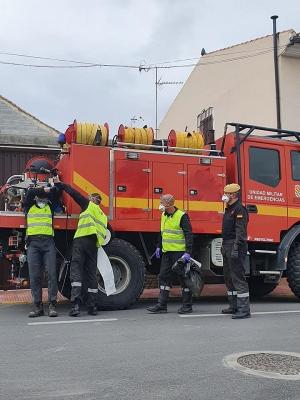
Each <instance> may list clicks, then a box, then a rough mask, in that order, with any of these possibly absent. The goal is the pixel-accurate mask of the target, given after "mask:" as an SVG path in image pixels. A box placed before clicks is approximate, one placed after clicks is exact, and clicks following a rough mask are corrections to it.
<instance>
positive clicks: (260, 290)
mask: <svg viewBox="0 0 300 400" xmlns="http://www.w3.org/2000/svg"><path fill="white" fill-rule="evenodd" d="M248 285H249V292H250V297H251V298H252V299H261V298H262V297H264V296H266V295H267V294H269V293H271V292H272V291H273V290H274V289H275V288H276V286H277V283H265V282H264V280H263V278H260V277H255V278H254V277H252V278H249V280H248Z"/></svg>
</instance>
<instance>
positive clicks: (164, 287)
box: [147, 194, 193, 314]
mask: <svg viewBox="0 0 300 400" xmlns="http://www.w3.org/2000/svg"><path fill="white" fill-rule="evenodd" d="M159 210H160V211H161V212H162V215H161V224H160V225H161V226H160V230H161V234H160V237H159V242H158V245H157V248H156V251H155V256H156V258H160V257H161V256H162V257H161V265H160V272H159V286H160V292H159V298H158V302H157V304H156V305H154V306H151V307H148V308H147V310H148V311H149V312H151V313H154V314H161V313H166V312H167V302H168V298H169V291H170V287H171V282H172V266H173V265H174V264H175V262H176V261H178V259H179V258H183V259H184V261H185V262H188V261H189V260H190V258H191V253H192V247H193V232H192V226H191V223H190V219H189V217H188V215H187V214H186V213H185V212H184V211H181V210H179V209H178V208H177V207H175V199H174V196H173V195H171V194H166V195H164V196H162V197H161V199H160V205H159ZM192 311H193V309H192V293H191V291H190V290H189V289H188V288H187V287H185V285H184V283H183V282H182V306H181V307H180V308H179V310H178V313H179V314H187V313H191V312H192Z"/></svg>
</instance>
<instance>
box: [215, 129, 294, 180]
mask: <svg viewBox="0 0 300 400" xmlns="http://www.w3.org/2000/svg"><path fill="white" fill-rule="evenodd" d="M228 126H232V127H234V128H235V130H234V133H235V146H234V147H233V148H232V149H231V152H232V153H233V152H236V158H237V172H238V183H239V185H240V187H242V168H241V144H242V143H243V142H244V141H245V140H246V139H247V138H248V137H249V136H250V135H251V134H252V133H253V132H254V131H255V130H259V131H265V132H274V133H276V134H272V135H264V136H263V137H264V138H265V137H268V138H278V139H282V138H286V137H294V138H296V139H297V141H298V142H300V132H297V131H289V130H286V129H276V128H267V127H265V126H258V125H248V124H242V123H240V122H228V123H226V124H225V127H224V135H223V141H222V146H221V155H223V154H224V147H225V141H226V134H227V128H228ZM246 129H248V131H247V132H243V131H244V130H246ZM240 134H242V136H241V135H240Z"/></svg>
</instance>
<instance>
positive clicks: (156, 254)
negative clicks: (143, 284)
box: [155, 247, 160, 259]
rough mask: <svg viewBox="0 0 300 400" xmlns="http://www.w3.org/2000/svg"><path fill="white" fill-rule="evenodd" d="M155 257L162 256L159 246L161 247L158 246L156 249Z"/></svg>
mask: <svg viewBox="0 0 300 400" xmlns="http://www.w3.org/2000/svg"><path fill="white" fill-rule="evenodd" d="M155 257H156V258H157V259H159V258H160V248H159V247H157V248H156V250H155Z"/></svg>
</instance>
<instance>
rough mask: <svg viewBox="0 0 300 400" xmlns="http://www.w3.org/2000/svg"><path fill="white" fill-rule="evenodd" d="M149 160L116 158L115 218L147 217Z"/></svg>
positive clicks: (148, 211) (148, 209)
mask: <svg viewBox="0 0 300 400" xmlns="http://www.w3.org/2000/svg"><path fill="white" fill-rule="evenodd" d="M149 175H150V170H149V162H148V161H140V160H116V181H115V208H116V218H117V219H149V218H150V217H151V209H150V208H149Z"/></svg>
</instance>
